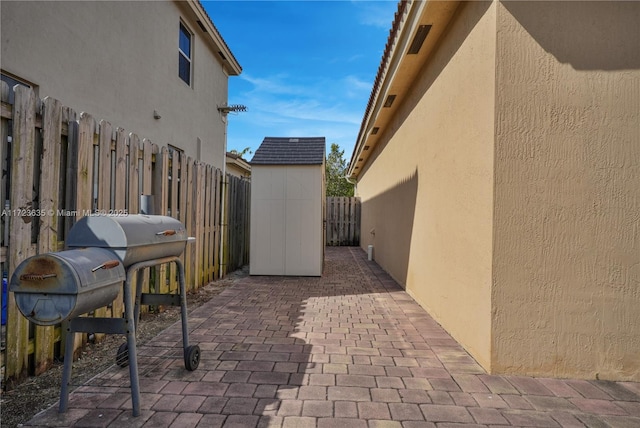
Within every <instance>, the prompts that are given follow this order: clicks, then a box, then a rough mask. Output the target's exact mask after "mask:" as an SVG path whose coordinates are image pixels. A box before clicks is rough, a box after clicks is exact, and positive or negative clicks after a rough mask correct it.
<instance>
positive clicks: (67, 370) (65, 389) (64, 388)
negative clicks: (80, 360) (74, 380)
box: [58, 323, 76, 413]
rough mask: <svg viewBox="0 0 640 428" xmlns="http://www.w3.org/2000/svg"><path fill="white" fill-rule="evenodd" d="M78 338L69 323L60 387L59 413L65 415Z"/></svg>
mask: <svg viewBox="0 0 640 428" xmlns="http://www.w3.org/2000/svg"><path fill="white" fill-rule="evenodd" d="M75 337H76V334H75V331H73V330H72V329H71V323H68V327H67V336H66V338H65V342H64V366H63V367H62V385H61V386H60V407H59V408H58V411H59V412H60V413H64V412H66V411H67V406H68V405H69V383H71V368H72V366H73V341H74V340H73V339H74V338H75Z"/></svg>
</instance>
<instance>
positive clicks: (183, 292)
mask: <svg viewBox="0 0 640 428" xmlns="http://www.w3.org/2000/svg"><path fill="white" fill-rule="evenodd" d="M175 262H176V266H177V267H178V282H179V283H180V284H179V285H180V315H181V318H182V349H183V351H185V352H186V350H187V347H188V346H189V328H188V326H187V287H186V285H185V279H184V266H183V264H182V262H181V261H180V260H179V259H176V261H175Z"/></svg>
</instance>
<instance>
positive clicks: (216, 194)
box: [211, 169, 223, 279]
mask: <svg viewBox="0 0 640 428" xmlns="http://www.w3.org/2000/svg"><path fill="white" fill-rule="evenodd" d="M222 177H223V175H222V171H220V170H219V169H216V173H215V177H214V182H215V189H214V190H213V198H214V200H213V206H212V207H211V208H212V209H213V239H214V241H215V243H214V246H213V271H214V275H215V277H216V279H218V278H220V277H221V276H222V275H221V272H220V244H221V242H220V198H221V193H222V180H223V178H222Z"/></svg>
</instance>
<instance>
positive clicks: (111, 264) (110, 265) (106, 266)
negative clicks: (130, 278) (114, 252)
mask: <svg viewBox="0 0 640 428" xmlns="http://www.w3.org/2000/svg"><path fill="white" fill-rule="evenodd" d="M119 264H120V260H109V261H108V262H104V263H102V264H101V265H100V266H96V267H94V268H93V269H91V272H95V271H97V270H100V269H113V268H114V267H117V266H118V265H119Z"/></svg>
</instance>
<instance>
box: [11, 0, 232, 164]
mask: <svg viewBox="0 0 640 428" xmlns="http://www.w3.org/2000/svg"><path fill="white" fill-rule="evenodd" d="M0 8H1V10H0V12H1V20H2V21H1V28H2V53H1V56H0V61H1V63H0V64H1V67H2V70H3V71H6V72H8V73H11V74H14V75H17V76H18V77H20V78H22V79H26V80H28V81H30V82H32V83H34V84H35V85H38V86H39V95H40V97H42V98H44V97H45V96H52V97H54V98H57V99H59V100H60V101H62V103H63V104H64V105H67V106H69V107H71V108H73V109H75V110H76V111H77V112H81V111H86V112H88V113H91V114H92V115H93V116H94V117H96V118H97V119H105V120H107V121H109V122H111V124H112V125H114V126H120V127H123V128H125V130H126V131H127V132H135V133H137V134H138V135H139V136H140V137H141V138H149V139H150V140H151V141H153V142H154V143H156V144H158V145H166V144H173V145H175V146H177V147H179V148H181V149H183V150H185V152H186V154H187V155H189V156H192V157H194V158H196V157H197V156H198V148H197V139H198V138H200V140H201V141H202V143H201V149H200V159H201V160H202V161H204V162H207V163H210V164H213V165H215V166H216V167H218V168H222V167H223V165H224V162H225V157H224V154H225V148H224V145H225V129H226V126H225V123H224V122H223V119H224V118H223V117H222V116H221V115H220V114H219V113H218V111H217V105H222V104H225V103H226V101H227V76H226V74H225V72H224V70H223V68H222V64H221V63H220V62H219V61H218V60H217V59H216V58H215V57H214V55H217V51H216V52H213V51H212V50H211V49H210V48H209V47H208V46H207V45H206V44H205V41H204V39H203V38H202V37H201V31H200V29H199V28H198V26H197V25H196V24H195V22H194V21H191V19H189V18H187V17H188V12H187V11H188V9H187V8H186V7H185V8H184V9H180V8H179V7H178V6H177V5H176V4H175V3H174V2H171V1H162V2H144V1H132V2H129V1H117V2H94V1H73V2H59V1H56V2H30V1H27V2H12V1H2V2H0ZM181 17H182V18H183V19H185V22H186V23H187V26H188V27H189V29H190V30H191V31H192V32H193V33H194V34H195V41H194V46H193V67H194V70H193V84H192V87H189V86H188V85H186V84H185V83H184V82H183V81H182V80H181V79H180V78H179V77H178V31H179V23H180V19H181ZM154 110H157V111H158V112H159V113H160V115H161V116H162V118H161V119H159V120H156V119H154V117H153V112H154Z"/></svg>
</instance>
